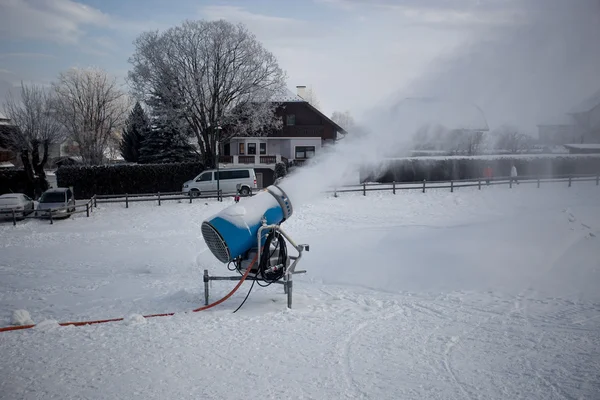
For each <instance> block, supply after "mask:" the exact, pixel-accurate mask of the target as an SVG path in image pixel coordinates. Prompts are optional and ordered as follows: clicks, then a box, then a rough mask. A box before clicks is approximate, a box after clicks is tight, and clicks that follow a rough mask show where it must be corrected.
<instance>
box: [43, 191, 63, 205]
mask: <svg viewBox="0 0 600 400" xmlns="http://www.w3.org/2000/svg"><path fill="white" fill-rule="evenodd" d="M64 202H65V193H64V192H45V193H44V194H43V195H42V197H41V198H40V203H64Z"/></svg>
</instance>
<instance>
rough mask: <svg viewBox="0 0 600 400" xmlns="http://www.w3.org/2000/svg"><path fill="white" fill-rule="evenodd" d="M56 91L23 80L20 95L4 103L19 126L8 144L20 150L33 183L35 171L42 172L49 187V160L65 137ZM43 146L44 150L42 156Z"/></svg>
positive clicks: (40, 175)
mask: <svg viewBox="0 0 600 400" xmlns="http://www.w3.org/2000/svg"><path fill="white" fill-rule="evenodd" d="M51 105H52V93H51V92H49V91H47V90H45V89H44V88H42V87H40V86H36V85H31V86H26V85H24V84H23V83H21V93H20V96H19V99H17V98H15V96H13V94H12V93H9V96H8V99H7V100H6V102H5V104H4V109H5V112H6V114H7V116H8V118H10V120H11V124H13V125H15V126H16V129H11V130H9V131H7V132H10V134H9V135H7V137H6V138H4V142H5V145H7V146H8V147H9V148H10V149H11V150H13V151H14V152H16V153H18V154H20V158H21V161H22V163H23V166H24V168H25V173H26V175H27V179H28V180H29V183H30V185H31V186H30V187H33V184H34V174H35V175H37V176H38V178H39V180H37V181H36V182H39V183H40V187H38V188H36V190H37V191H43V190H45V189H46V188H47V181H46V174H45V173H44V167H45V166H46V163H47V162H48V156H49V152H50V150H49V149H50V145H52V144H60V143H61V142H62V141H63V139H64V130H63V129H62V126H61V125H60V123H59V122H58V120H57V119H56V117H55V115H54V112H53V110H52V108H51ZM40 150H41V152H42V154H41V158H40Z"/></svg>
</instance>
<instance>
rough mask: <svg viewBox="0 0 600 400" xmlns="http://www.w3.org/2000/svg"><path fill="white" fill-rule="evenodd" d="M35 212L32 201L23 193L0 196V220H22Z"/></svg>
mask: <svg viewBox="0 0 600 400" xmlns="http://www.w3.org/2000/svg"><path fill="white" fill-rule="evenodd" d="M34 211H35V203H34V202H33V200H32V199H31V198H30V197H29V196H27V195H26V194H23V193H7V194H3V195H2V196H0V218H12V217H13V212H14V215H15V217H16V218H18V219H23V218H25V217H26V216H27V215H29V214H31V213H32V212H34Z"/></svg>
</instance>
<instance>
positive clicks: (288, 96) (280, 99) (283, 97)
mask: <svg viewBox="0 0 600 400" xmlns="http://www.w3.org/2000/svg"><path fill="white" fill-rule="evenodd" d="M271 102H273V103H306V105H307V107H308V108H310V109H311V110H312V111H314V112H315V113H317V114H319V116H321V118H324V119H325V120H326V121H327V122H328V123H330V124H331V125H333V126H334V127H335V129H336V130H337V131H338V132H342V133H347V132H346V130H345V129H344V128H342V127H341V126H339V125H338V124H336V123H335V122H333V121H332V120H331V118H329V117H328V116H326V115H325V114H323V113H322V112H321V111H319V109H318V108H316V107H314V106H313V105H312V104H310V103H309V102H308V101H306V100H304V99H303V98H302V97H300V96H298V95H296V94H294V93H293V92H292V91H291V90H289V89H288V88H285V89H284V90H283V91H282V92H281V93H278V94H276V95H274V96H273V97H272V98H271Z"/></svg>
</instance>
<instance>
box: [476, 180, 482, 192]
mask: <svg viewBox="0 0 600 400" xmlns="http://www.w3.org/2000/svg"><path fill="white" fill-rule="evenodd" d="M477 187H478V188H479V190H481V179H480V180H478V181H477Z"/></svg>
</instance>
